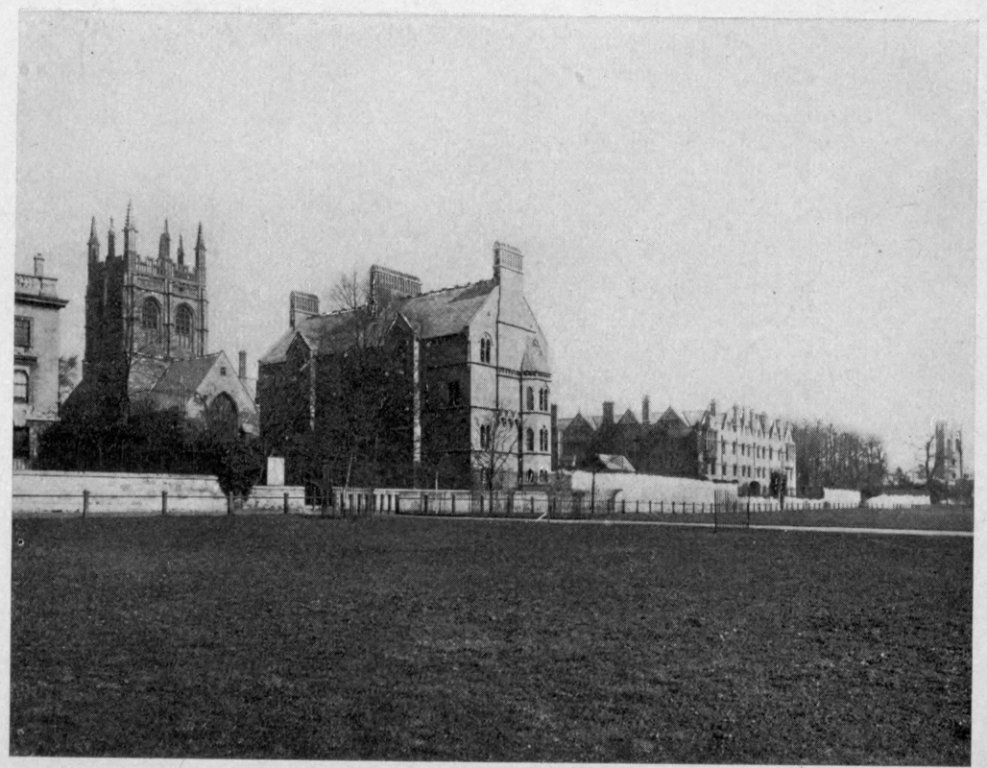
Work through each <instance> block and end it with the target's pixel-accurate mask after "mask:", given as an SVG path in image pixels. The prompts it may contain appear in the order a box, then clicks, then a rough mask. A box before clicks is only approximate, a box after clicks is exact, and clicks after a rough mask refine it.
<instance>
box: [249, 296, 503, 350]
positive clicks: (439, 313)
mask: <svg viewBox="0 0 987 768" xmlns="http://www.w3.org/2000/svg"><path fill="white" fill-rule="evenodd" d="M496 285H497V282H496V281H495V280H492V279H491V280H481V281H480V282H477V283H470V284H468V285H457V286H455V287H453V288H443V289H440V290H437V291H431V292H429V293H423V294H420V295H418V296H411V297H407V298H401V299H398V300H396V301H395V302H393V303H392V304H391V305H390V306H389V307H387V309H385V310H384V311H383V312H381V313H379V314H378V315H376V316H374V317H373V319H371V320H370V321H369V322H368V321H367V319H366V316H365V314H364V313H363V312H361V311H359V310H343V311H340V312H331V313H329V314H326V315H313V316H310V317H306V318H304V319H302V320H300V321H299V322H298V323H297V325H296V326H295V327H294V328H293V329H291V330H289V331H287V332H285V333H284V334H283V335H282V336H281V338H280V339H278V341H277V342H275V344H274V345H273V346H272V347H271V348H270V349H269V350H268V351H267V352H266V353H265V354H264V355H263V356H262V357H261V359H260V362H261V363H279V362H281V361H283V360H284V359H285V355H287V353H288V349H289V347H290V346H291V343H292V342H293V341H294V340H295V338H296V337H299V336H300V337H301V338H302V339H303V340H304V341H305V343H306V344H307V345H308V346H309V348H310V349H314V350H317V351H318V352H319V353H320V354H327V353H333V352H342V351H343V350H345V349H349V348H350V347H351V346H353V344H354V341H355V340H356V338H357V336H358V335H359V334H360V333H361V332H362V333H369V334H372V335H379V336H380V337H383V334H384V333H385V332H386V331H387V330H388V329H389V328H390V327H391V325H392V324H393V323H394V322H398V321H399V319H400V318H401V317H403V318H404V319H405V320H406V321H407V323H408V325H409V326H410V327H411V328H412V329H414V331H415V333H417V334H418V335H419V336H420V337H421V338H423V339H430V338H435V337H438V336H450V335H452V334H454V333H459V332H460V331H462V330H463V329H464V328H466V327H467V326H468V325H469V323H470V321H471V320H472V319H473V316H474V315H475V314H476V313H477V312H478V311H479V310H480V307H481V306H483V303H484V301H486V299H487V297H488V296H489V295H490V292H491V291H492V290H493V289H494V288H495V287H496Z"/></svg>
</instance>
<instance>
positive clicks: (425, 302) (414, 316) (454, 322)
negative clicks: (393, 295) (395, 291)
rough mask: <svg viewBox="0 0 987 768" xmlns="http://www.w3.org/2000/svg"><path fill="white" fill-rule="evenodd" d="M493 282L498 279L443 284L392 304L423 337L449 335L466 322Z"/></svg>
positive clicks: (475, 311)
mask: <svg viewBox="0 0 987 768" xmlns="http://www.w3.org/2000/svg"><path fill="white" fill-rule="evenodd" d="M496 286H497V281H496V280H493V279H489V280H480V281H479V282H476V283H469V284H468V285H457V286H455V287H453V288H442V289H440V290H438V291H431V292H429V293H423V294H421V295H419V296H412V297H411V298H407V299H404V300H402V301H400V302H398V304H397V305H396V307H395V308H396V309H397V310H398V311H399V312H400V313H401V314H402V315H404V316H405V317H406V318H407V319H408V322H409V323H411V325H412V327H413V328H414V329H415V330H416V331H417V332H418V334H419V335H420V336H421V337H422V338H423V339H430V338H435V337H437V336H449V335H451V334H454V333H459V332H460V331H462V330H463V329H464V328H465V327H466V326H467V325H469V322H470V320H472V319H473V316H474V315H475V314H476V313H477V312H479V310H480V307H482V306H483V303H484V302H485V301H486V300H487V297H488V296H489V295H490V293H491V291H493V289H494V288H495V287H496Z"/></svg>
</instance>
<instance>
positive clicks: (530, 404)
mask: <svg viewBox="0 0 987 768" xmlns="http://www.w3.org/2000/svg"><path fill="white" fill-rule="evenodd" d="M527 405H528V410H529V411H533V410H535V390H534V388H533V387H528V401H527Z"/></svg>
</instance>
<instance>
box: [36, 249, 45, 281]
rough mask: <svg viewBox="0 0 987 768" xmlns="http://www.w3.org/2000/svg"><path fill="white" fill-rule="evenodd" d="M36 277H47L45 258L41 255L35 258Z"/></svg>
mask: <svg viewBox="0 0 987 768" xmlns="http://www.w3.org/2000/svg"><path fill="white" fill-rule="evenodd" d="M34 276H35V277H44V276H45V257H44V256H42V255H41V254H40V253H38V254H35V256H34Z"/></svg>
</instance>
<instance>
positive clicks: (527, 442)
mask: <svg viewBox="0 0 987 768" xmlns="http://www.w3.org/2000/svg"><path fill="white" fill-rule="evenodd" d="M528 391H529V392H530V391H531V390H528ZM524 448H525V450H526V451H533V450H535V430H533V429H528V431H527V432H525V433H524Z"/></svg>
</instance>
